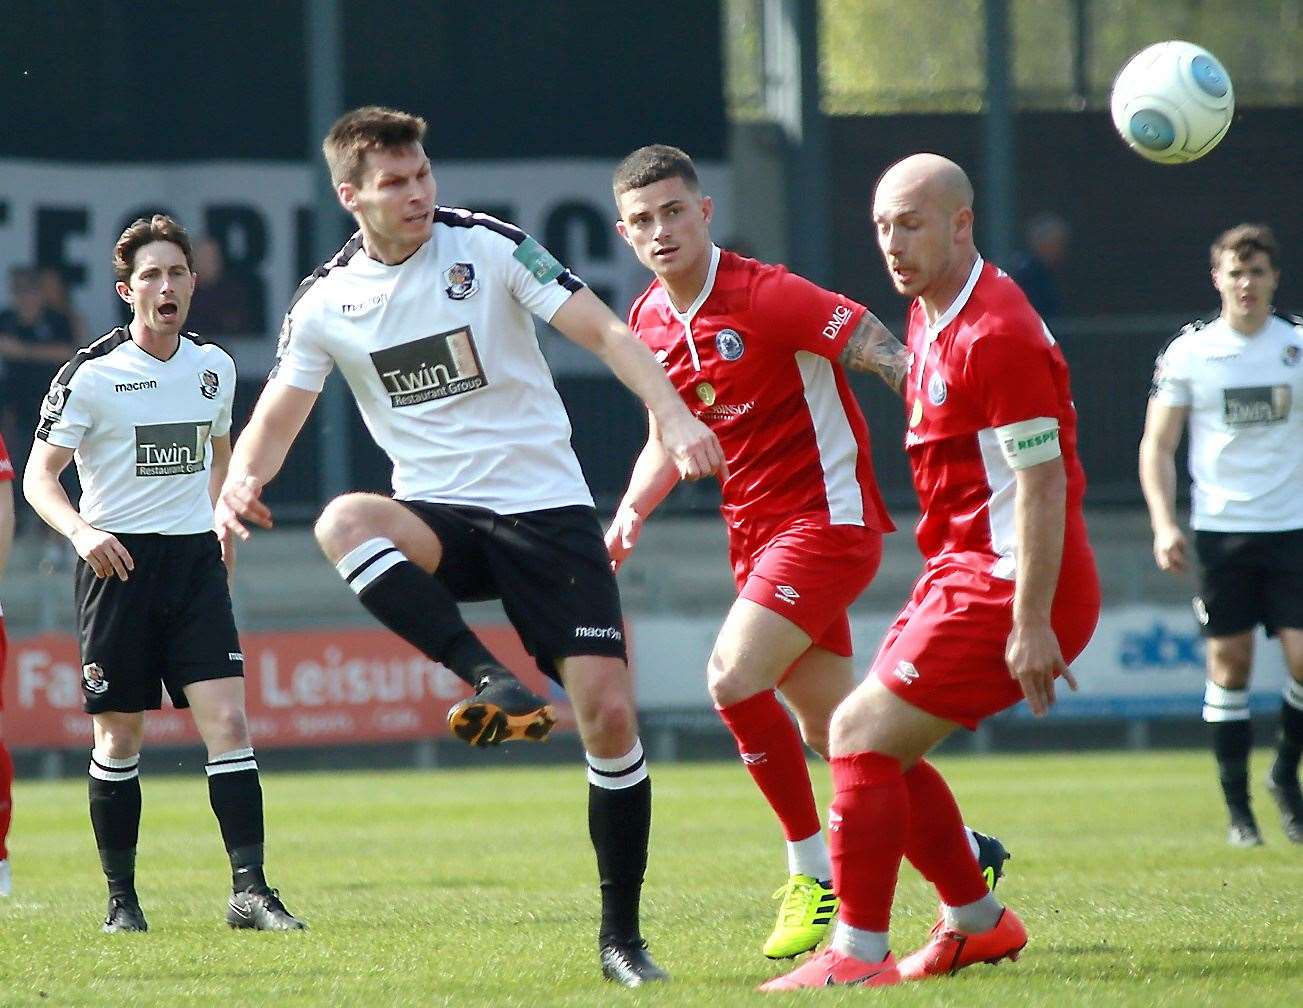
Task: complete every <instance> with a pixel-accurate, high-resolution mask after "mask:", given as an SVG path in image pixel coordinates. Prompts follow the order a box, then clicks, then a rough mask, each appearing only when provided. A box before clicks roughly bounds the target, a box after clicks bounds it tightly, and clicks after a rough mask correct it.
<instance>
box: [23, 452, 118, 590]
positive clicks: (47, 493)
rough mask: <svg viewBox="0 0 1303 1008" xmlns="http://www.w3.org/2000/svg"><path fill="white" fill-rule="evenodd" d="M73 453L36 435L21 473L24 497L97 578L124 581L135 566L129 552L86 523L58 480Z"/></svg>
mask: <svg viewBox="0 0 1303 1008" xmlns="http://www.w3.org/2000/svg"><path fill="white" fill-rule="evenodd" d="M72 454H73V449H71V448H60V447H58V446H57V445H52V444H50V443H49V442H47V441H42V440H40V439H39V438H38V439H37V440H35V441H33V442H32V454H31V455H30V456H28V458H27V470H26V471H25V472H24V473H23V496H24V497H26V498H27V503H28V504H30V505H31V506H32V510H33V511H35V512H36V513H37V514H38V515H40V516H41V520H42V521H44V522H45V524H47V525H49V526H50V528H52V529H54V531H56V532H58V533H59V534H60V535H62V536H64V537H66V538H67V539H68V541H69V542H71V543H72V545H73V548H74V549H75V550H76V551H77V555H78V556H79V557H81V558H82V559H83V560H85V561H86V563H87V564H88V565H89V567H90V569H91V570H92V571H94V572H95V576H96V577H113V576H114V575H116V576H117V577H118V578H120V579H121V580H123V581H125V580H127V575H128V574H129V573H130V572H131V570H132V569H133V568H134V566H135V563H134V562H133V561H132V559H131V554H130V553H128V552H127V548H126V547H125V546H123V545H122V543H120V542H118V540H117V537H116V536H114V535H113V534H112V533H111V532H104V531H102V530H100V529H97V528H95V527H94V526H93V525H90V524H88V523H87V522H86V520H85V519H84V518H82V516H81V515H79V514H78V513H77V509H76V508H75V507H73V506H72V502H71V501H69V500H68V492H67V491H66V490H64V489H63V484H62V483H60V482H59V474H60V473H62V472H63V471H64V470H65V469H66V468H68V463H69V462H71V461H72Z"/></svg>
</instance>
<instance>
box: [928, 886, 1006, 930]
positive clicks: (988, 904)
mask: <svg viewBox="0 0 1303 1008" xmlns="http://www.w3.org/2000/svg"><path fill="white" fill-rule="evenodd" d="M1002 913H1004V907H1003V906H1002V905H1001V904H1000V901H999V900H998V899H996V898H995V896H994V894H992V893H987V894H986V895H985V896H983V897H982V898H981V899H980V900H977V901H975V902H973V903H965V904H964V905H963V906H957V907H952V906H946V904H944V903H942V904H941V915H942V916H943V917H945V919H946V926H947V927H950V928H953V929H954V930H955V931H962V932H963V933H964V934H981V933H982V932H983V931H990V930H991V928H993V927H995V923H996V921H998V920H999V919H1000V914H1002Z"/></svg>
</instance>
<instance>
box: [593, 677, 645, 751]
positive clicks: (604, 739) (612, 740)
mask: <svg viewBox="0 0 1303 1008" xmlns="http://www.w3.org/2000/svg"><path fill="white" fill-rule="evenodd" d="M585 714H586V717H585V721H586V722H587V724H586V725H585V731H584V735H585V742H584V744H585V745H586V746H587V748H588V749H589V750H590V751H591V752H595V753H597V752H602V753H604V752H607V751H610V752H615V750H619V753H623V752H625V751H627V749H628V747H629V746H630V745H632V744H633V740H634V739H635V738H637V736H638V716H637V713H636V712H635V710H634V705H633V698H632V697H627V696H622V695H620V694H619V693H616V692H614V691H612V692H609V693H607V694H605V695H603V696H601V697H597V698H595V700H594V702H593V703H591V704H589V705H587V709H586V711H585ZM621 747H623V748H621ZM619 753H617V755H618V754H619Z"/></svg>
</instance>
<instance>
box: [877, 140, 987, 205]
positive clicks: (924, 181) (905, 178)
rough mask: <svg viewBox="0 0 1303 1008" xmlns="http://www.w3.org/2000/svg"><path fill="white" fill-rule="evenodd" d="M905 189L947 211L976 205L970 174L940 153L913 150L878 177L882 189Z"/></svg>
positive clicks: (898, 191)
mask: <svg viewBox="0 0 1303 1008" xmlns="http://www.w3.org/2000/svg"><path fill="white" fill-rule="evenodd" d="M903 191H908V192H910V194H911V195H913V196H915V197H916V198H918V199H921V200H924V201H928V202H932V201H935V202H936V204H937V205H938V206H939V207H940V209H942V210H944V211H946V212H947V213H954V212H955V211H956V210H961V209H963V208H965V207H967V208H968V209H969V210H971V209H972V208H973V184H972V183H971V182H969V181H968V175H967V174H966V173H965V172H964V169H962V168H960V167H959V165H957V164H955V163H954V162H953V161H951V160H950V159H949V158H944V157H942V156H941V155H940V154H911V155H910V156H909V157H907V158H905V159H904V160H901V161H897V162H896V163H895V164H894V165H892V166H891V167H890V168H888V169H887V170H886V172H884V173H883V175H882V178H881V179H880V180H879V181H878V192H879V193H883V194H885V193H892V194H897V193H901V192H903Z"/></svg>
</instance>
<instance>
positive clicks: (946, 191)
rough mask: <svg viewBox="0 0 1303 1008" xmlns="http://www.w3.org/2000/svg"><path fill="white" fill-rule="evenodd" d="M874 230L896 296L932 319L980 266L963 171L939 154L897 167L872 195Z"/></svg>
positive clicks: (913, 157)
mask: <svg viewBox="0 0 1303 1008" xmlns="http://www.w3.org/2000/svg"><path fill="white" fill-rule="evenodd" d="M873 225H874V229H875V230H876V232H877V236H878V247H879V248H880V249H882V255H883V259H884V261H885V263H886V266H887V272H888V273H889V274H890V275H891V280H892V284H893V285H894V286H895V288H896V290H897V291H899V292H900V293H901V294H905V295H907V296H909V297H916V298H919V299H920V300H921V301H922V302H923V305H924V308H925V309H926V310H927V311H928V313H929V317H933V316H935V314H937V313H938V311H939V310H944V308H945V307H946V305H947V304H949V301H950V299H953V297H954V295H955V294H956V293H957V292H958V291H959V289H960V288H961V287H963V285H964V282H965V280H966V279H967V277H968V272H969V270H970V269H971V267H972V265H973V263H974V262H975V261H976V260H977V249H976V247H975V246H974V245H973V184H972V183H971V182H969V181H968V176H967V175H966V174H965V173H964V170H963V169H962V168H960V167H959V165H957V164H955V163H954V162H953V161H951V160H950V159H949V158H944V157H942V156H941V155H940V154H911V155H910V156H909V157H907V158H905V159H903V160H901V161H897V162H896V163H895V164H894V165H892V166H891V167H890V168H888V169H887V170H886V171H885V172H883V175H882V178H880V179H879V180H878V186H877V188H876V189H875V190H874V193H873ZM938 305H939V306H940V308H939V309H938Z"/></svg>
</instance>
